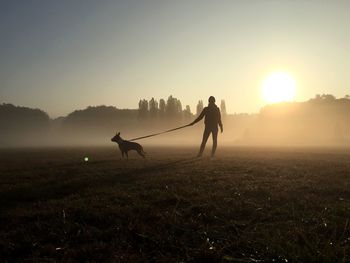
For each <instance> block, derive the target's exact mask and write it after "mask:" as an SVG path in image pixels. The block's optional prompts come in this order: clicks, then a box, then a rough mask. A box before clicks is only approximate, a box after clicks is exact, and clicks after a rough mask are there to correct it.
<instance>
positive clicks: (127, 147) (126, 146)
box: [111, 132, 146, 158]
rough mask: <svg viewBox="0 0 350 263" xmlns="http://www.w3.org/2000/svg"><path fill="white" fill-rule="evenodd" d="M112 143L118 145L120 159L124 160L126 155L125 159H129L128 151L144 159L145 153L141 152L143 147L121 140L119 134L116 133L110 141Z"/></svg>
mask: <svg viewBox="0 0 350 263" xmlns="http://www.w3.org/2000/svg"><path fill="white" fill-rule="evenodd" d="M111 141H112V142H116V143H118V145H119V149H120V151H121V152H122V157H123V158H124V154H125V155H126V158H129V156H128V151H131V150H135V151H136V152H137V153H138V154H139V155H140V156H142V157H143V158H145V157H146V156H145V154H146V153H145V152H144V150H143V147H142V146H141V145H140V144H138V143H136V142H130V141H126V140H123V139H122V137H120V132H118V133H116V135H115V136H114V137H113V138H112V139H111Z"/></svg>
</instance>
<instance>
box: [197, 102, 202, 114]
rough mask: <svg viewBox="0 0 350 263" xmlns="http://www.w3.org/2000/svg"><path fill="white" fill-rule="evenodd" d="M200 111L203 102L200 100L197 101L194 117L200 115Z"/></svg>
mask: <svg viewBox="0 0 350 263" xmlns="http://www.w3.org/2000/svg"><path fill="white" fill-rule="evenodd" d="M202 110H203V101H202V100H200V101H198V104H197V111H196V115H197V116H198V115H199V114H201V112H202Z"/></svg>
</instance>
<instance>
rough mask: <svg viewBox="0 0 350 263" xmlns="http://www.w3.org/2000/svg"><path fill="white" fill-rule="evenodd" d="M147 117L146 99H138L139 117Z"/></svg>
mask: <svg viewBox="0 0 350 263" xmlns="http://www.w3.org/2000/svg"><path fill="white" fill-rule="evenodd" d="M147 117H148V101H147V100H145V99H143V100H140V101H139V118H140V119H145V118H147Z"/></svg>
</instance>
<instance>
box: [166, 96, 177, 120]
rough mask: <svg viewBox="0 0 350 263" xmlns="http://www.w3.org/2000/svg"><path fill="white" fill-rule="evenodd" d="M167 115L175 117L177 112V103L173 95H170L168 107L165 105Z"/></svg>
mask: <svg viewBox="0 0 350 263" xmlns="http://www.w3.org/2000/svg"><path fill="white" fill-rule="evenodd" d="M165 112H166V117H167V118H171V119H172V118H175V117H176V114H177V103H176V99H175V98H173V96H172V95H170V96H169V97H168V100H167V103H166V107H165Z"/></svg>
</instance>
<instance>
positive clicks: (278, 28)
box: [0, 0, 350, 117]
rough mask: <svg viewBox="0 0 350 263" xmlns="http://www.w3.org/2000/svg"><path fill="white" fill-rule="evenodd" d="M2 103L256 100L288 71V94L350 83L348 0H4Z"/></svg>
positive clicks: (231, 105)
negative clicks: (266, 83) (273, 77)
mask: <svg viewBox="0 0 350 263" xmlns="http://www.w3.org/2000/svg"><path fill="white" fill-rule="evenodd" d="M0 3H1V6H0V103H4V102H6V103H13V104H16V105H23V106H29V107H38V108H41V109H43V110H45V111H46V112H48V113H49V114H50V116H52V117H57V116H59V115H65V114H67V113H69V112H70V111H72V110H74V109H81V108H85V107H86V106H88V105H102V104H105V105H115V106H117V107H118V108H136V107H137V104H138V100H139V99H140V98H146V99H149V98H151V97H155V98H157V99H159V98H167V97H168V95H170V94H172V95H174V96H175V97H177V98H179V99H180V100H181V101H182V103H183V105H184V106H185V105H186V104H189V105H190V106H191V109H192V111H194V109H195V105H196V103H197V101H198V100H199V99H203V100H205V101H206V100H207V98H208V96H209V95H214V96H215V97H216V98H217V99H218V100H220V99H222V98H224V99H225V100H226V105H227V108H228V111H229V112H231V113H233V112H257V111H258V110H259V108H260V107H261V106H262V105H264V102H263V101H262V96H261V83H262V81H263V79H264V78H265V77H266V76H267V75H268V74H269V73H271V72H273V71H276V70H277V71H287V72H289V73H290V74H291V75H292V76H294V78H295V80H296V83H297V95H296V100H298V101H301V100H306V99H309V98H310V97H314V95H315V94H317V93H332V94H334V95H336V96H337V97H343V96H344V95H345V94H350V77H349V72H348V71H349V69H350V48H349V47H350V28H349V26H350V15H349V14H350V1H347V0H344V1H335V0H332V1H328V0H327V1H321V0H319V1H316V0H309V1H308V0H299V1H298V0H290V1H283V0H274V1H272V0H271V1H270V0H267V1H264V0H255V1H254V0H242V1H239V0H229V1H204V0H198V1H191V0H184V1H180V0H177V1H173V0H171V1H170V0H169V1H167V0H159V1H146V0H142V1H141V0H140V1H132V0H125V1H112V0H111V1H102V0H101V1H95V0H91V1H88V0H84V1H83V0H82V1H78V0H75V1H71V0H55V1H54V0H45V1H44V0H37V1H35V0H23V1H17V0H8V1H6V0H0Z"/></svg>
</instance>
